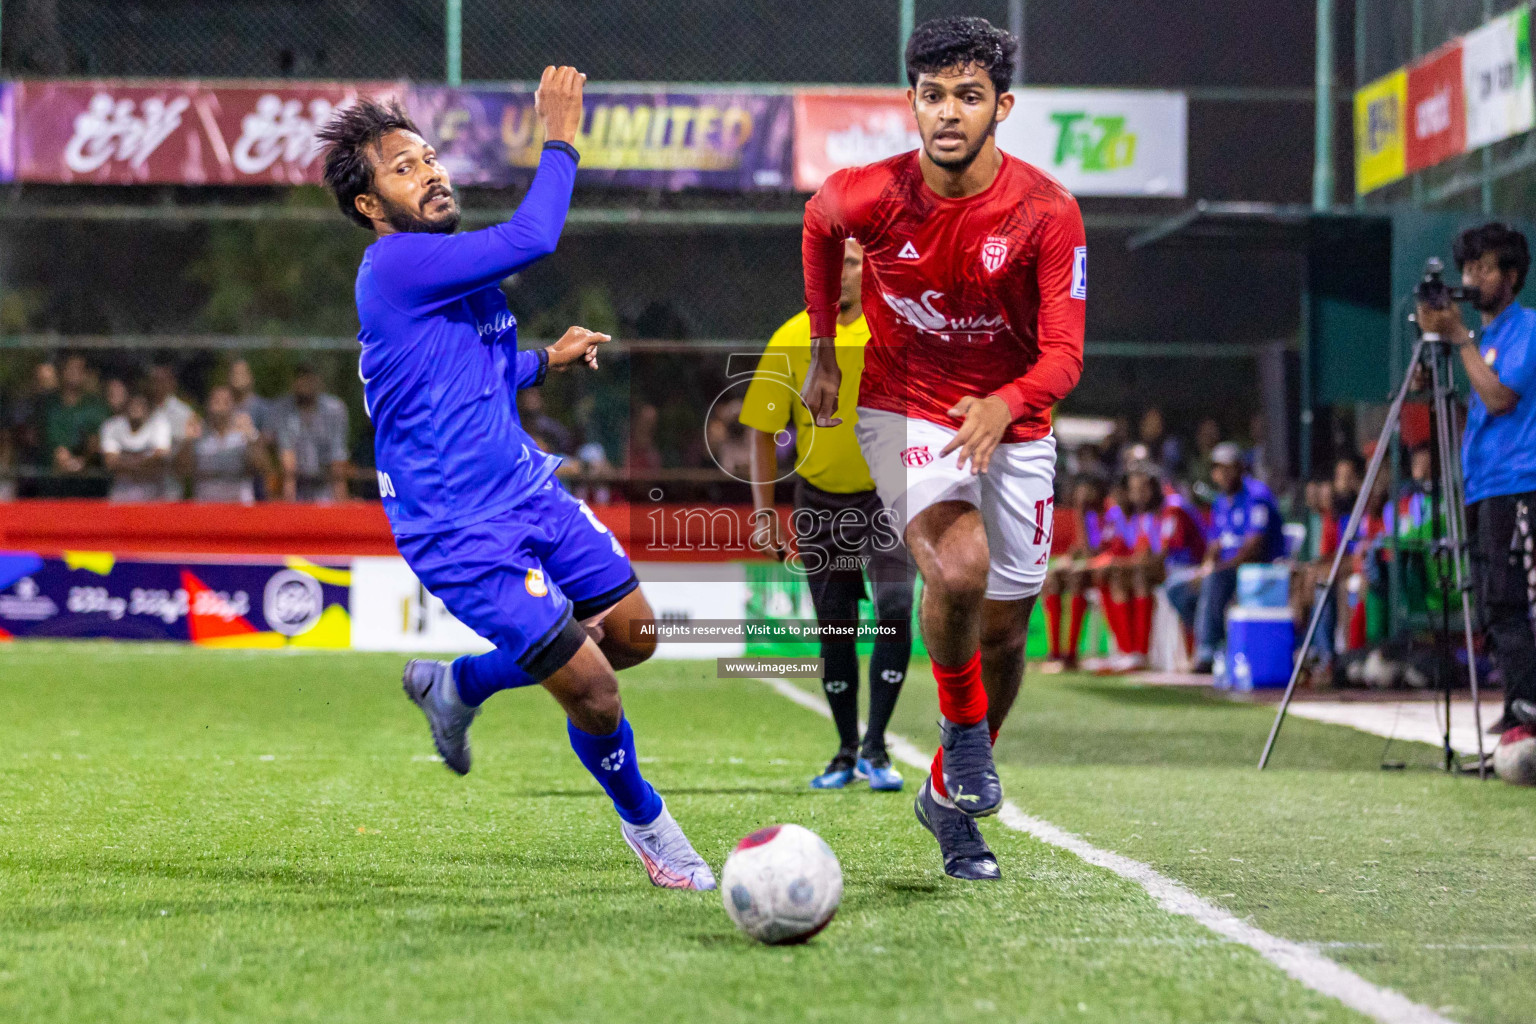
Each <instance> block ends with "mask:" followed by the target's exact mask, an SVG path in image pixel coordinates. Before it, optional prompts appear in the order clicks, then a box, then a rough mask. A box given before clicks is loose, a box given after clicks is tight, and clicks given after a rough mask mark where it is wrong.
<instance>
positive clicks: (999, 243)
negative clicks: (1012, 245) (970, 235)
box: [981, 235, 1008, 274]
mask: <svg viewBox="0 0 1536 1024" xmlns="http://www.w3.org/2000/svg"><path fill="white" fill-rule="evenodd" d="M1007 259H1008V239H1006V238H1002V237H1000V236H998V235H988V236H987V240H986V241H985V242H983V243H981V265H982V266H984V267H986V268H987V273H989V274H995V273H997V270H998V268H999V267H1001V266H1002V265H1003V263H1004V262H1005V261H1006V260H1007Z"/></svg>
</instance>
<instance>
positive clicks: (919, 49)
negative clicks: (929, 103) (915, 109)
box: [907, 17, 1019, 95]
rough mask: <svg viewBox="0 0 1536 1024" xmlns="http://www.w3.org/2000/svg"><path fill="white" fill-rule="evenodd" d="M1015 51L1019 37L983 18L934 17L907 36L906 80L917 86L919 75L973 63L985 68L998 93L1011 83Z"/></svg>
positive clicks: (969, 65)
mask: <svg viewBox="0 0 1536 1024" xmlns="http://www.w3.org/2000/svg"><path fill="white" fill-rule="evenodd" d="M1018 52H1019V41H1018V39H1017V38H1016V37H1015V36H1014V35H1013V34H1012V33H1010V32H1006V31H1004V30H1003V29H1000V28H996V27H994V26H993V24H992V23H991V22H990V21H988V20H987V19H986V18H961V17H956V18H934V19H933V20H932V21H925V22H923V23H922V24H921V25H919V26H917V28H915V29H913V30H912V36H911V38H909V39H908V40H907V83H908V84H909V85H911V86H913V87H914V88H916V86H917V76H918V75H925V74H926V75H932V74H937V73H938V72H940V71H949V70H952V69H954V68H963V67H976V68H982V69H985V70H986V72H987V77H988V78H990V79H992V85H993V87H994V88H996V89H997V91H998V94H999V95H1001V94H1002V93H1005V92H1007V91H1008V87H1009V86H1010V85H1012V84H1013V68H1014V62H1015V61H1016V60H1017V57H1018Z"/></svg>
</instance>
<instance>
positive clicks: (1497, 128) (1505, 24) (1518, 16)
mask: <svg viewBox="0 0 1536 1024" xmlns="http://www.w3.org/2000/svg"><path fill="white" fill-rule="evenodd" d="M1461 47H1462V58H1461V59H1462V82H1463V87H1464V88H1465V90H1466V94H1467V148H1469V149H1476V148H1477V147H1479V146H1486V145H1488V144H1489V143H1491V142H1498V141H1499V140H1500V139H1507V138H1509V137H1510V136H1511V135H1518V134H1519V133H1520V132H1524V131H1529V130H1530V129H1531V128H1532V127H1536V92H1533V89H1532V83H1531V12H1530V10H1529V9H1528V8H1524V7H1522V8H1520V9H1518V10H1514V11H1510V12H1509V13H1508V14H1506V15H1504V16H1502V17H1499V18H1495V19H1493V20H1492V21H1490V22H1489V23H1488V24H1486V25H1484V26H1483V27H1482V28H1479V29H1477V30H1476V31H1473V32H1469V33H1467V34H1466V35H1465V36H1463V37H1462V40H1461Z"/></svg>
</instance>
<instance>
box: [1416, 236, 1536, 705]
mask: <svg viewBox="0 0 1536 1024" xmlns="http://www.w3.org/2000/svg"><path fill="white" fill-rule="evenodd" d="M1452 254H1453V255H1454V257H1455V259H1456V266H1457V267H1458V268H1459V269H1460V270H1461V280H1462V284H1463V285H1464V286H1465V290H1466V301H1467V302H1469V303H1470V304H1471V305H1472V306H1473V307H1475V308H1476V309H1477V311H1478V313H1479V314H1481V316H1482V328H1483V329H1482V331H1481V333H1480V336H1479V333H1478V332H1473V331H1469V330H1468V329H1467V328H1466V325H1465V324H1464V323H1463V322H1462V319H1461V311H1460V309H1459V308H1458V307H1457V306H1456V305H1455V304H1453V303H1451V302H1440V303H1431V302H1426V301H1425V300H1424V298H1423V297H1422V296H1421V297H1420V300H1419V302H1418V306H1417V319H1418V324H1419V329H1420V330H1422V331H1423V332H1424V333H1425V334H1437V335H1439V336H1440V338H1441V339H1442V340H1443V341H1446V342H1448V343H1450V344H1451V345H1453V346H1454V347H1455V349H1456V352H1457V354H1458V355H1459V356H1460V357H1461V364H1462V366H1463V367H1464V368H1465V369H1466V373H1467V378H1468V379H1469V380H1470V381H1471V382H1472V395H1471V399H1470V401H1469V402H1468V408H1467V426H1466V433H1465V435H1464V437H1463V438H1462V446H1461V463H1462V472H1463V474H1464V475H1465V477H1466V482H1465V495H1466V502H1467V541H1468V544H1469V545H1470V549H1471V552H1470V553H1471V569H1472V582H1473V584H1474V586H1475V587H1476V588H1477V589H1476V591H1475V593H1476V594H1477V596H1478V600H1479V603H1480V604H1481V606H1482V613H1483V619H1484V622H1485V624H1486V626H1487V630H1488V637H1489V639H1490V640H1491V641H1492V646H1493V654H1494V659H1495V661H1496V663H1497V664H1498V666H1499V669H1500V670H1501V671H1502V672H1503V674H1504V715H1503V717H1502V718H1500V720H1499V721H1498V722H1497V723H1496V724H1495V726H1494V727H1493V729H1492V730H1491V731H1493V732H1503V731H1504V730H1505V729H1507V728H1509V727H1510V726H1512V725H1515V724H1517V723H1518V721H1519V720H1520V719H1523V718H1527V717H1529V718H1530V719H1531V720H1532V721H1536V634H1533V633H1532V629H1531V619H1530V611H1531V602H1530V595H1529V592H1528V590H1527V585H1526V579H1525V571H1524V567H1523V565H1521V564H1520V560H1519V558H1518V555H1517V552H1516V550H1515V548H1514V547H1513V542H1514V539H1515V536H1516V519H1517V509H1518V507H1519V506H1520V504H1521V502H1525V503H1526V504H1527V505H1528V506H1529V505H1530V503H1531V502H1532V501H1533V500H1536V311H1533V310H1531V309H1528V308H1527V307H1525V306H1522V305H1520V304H1519V303H1518V302H1516V301H1515V296H1516V295H1518V294H1519V292H1520V289H1521V287H1523V286H1524V284H1525V275H1526V272H1527V271H1528V270H1529V269H1530V266H1531V255H1530V249H1529V246H1528V245H1527V243H1526V240H1525V236H1524V235H1522V234H1521V233H1520V232H1518V231H1516V230H1514V229H1513V228H1510V227H1508V226H1506V225H1503V224H1485V225H1483V226H1482V227H1477V228H1471V229H1469V230H1467V231H1464V232H1462V234H1461V236H1460V237H1458V238H1457V239H1456V244H1455V247H1454V249H1453V250H1452ZM1418 379H1419V380H1420V381H1422V380H1423V374H1419V375H1418Z"/></svg>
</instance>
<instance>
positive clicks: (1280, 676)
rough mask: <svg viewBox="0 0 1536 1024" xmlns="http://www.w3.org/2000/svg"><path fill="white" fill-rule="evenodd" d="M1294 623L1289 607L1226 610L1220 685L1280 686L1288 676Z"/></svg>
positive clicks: (1233, 686)
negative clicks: (1225, 642) (1224, 646)
mask: <svg viewBox="0 0 1536 1024" xmlns="http://www.w3.org/2000/svg"><path fill="white" fill-rule="evenodd" d="M1295 646H1296V626H1295V624H1294V623H1293V622H1292V621H1291V610H1290V609H1289V608H1243V607H1241V606H1237V605H1234V606H1233V607H1232V608H1230V609H1228V611H1227V651H1226V655H1225V659H1226V663H1225V666H1224V667H1225V669H1226V671H1225V672H1224V673H1222V679H1221V682H1220V685H1221V686H1222V688H1223V689H1231V690H1244V691H1246V690H1262V689H1265V688H1269V687H1283V686H1284V685H1285V684H1286V683H1288V682H1290V679H1291V651H1292V649H1293V648H1294V647H1295Z"/></svg>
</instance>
